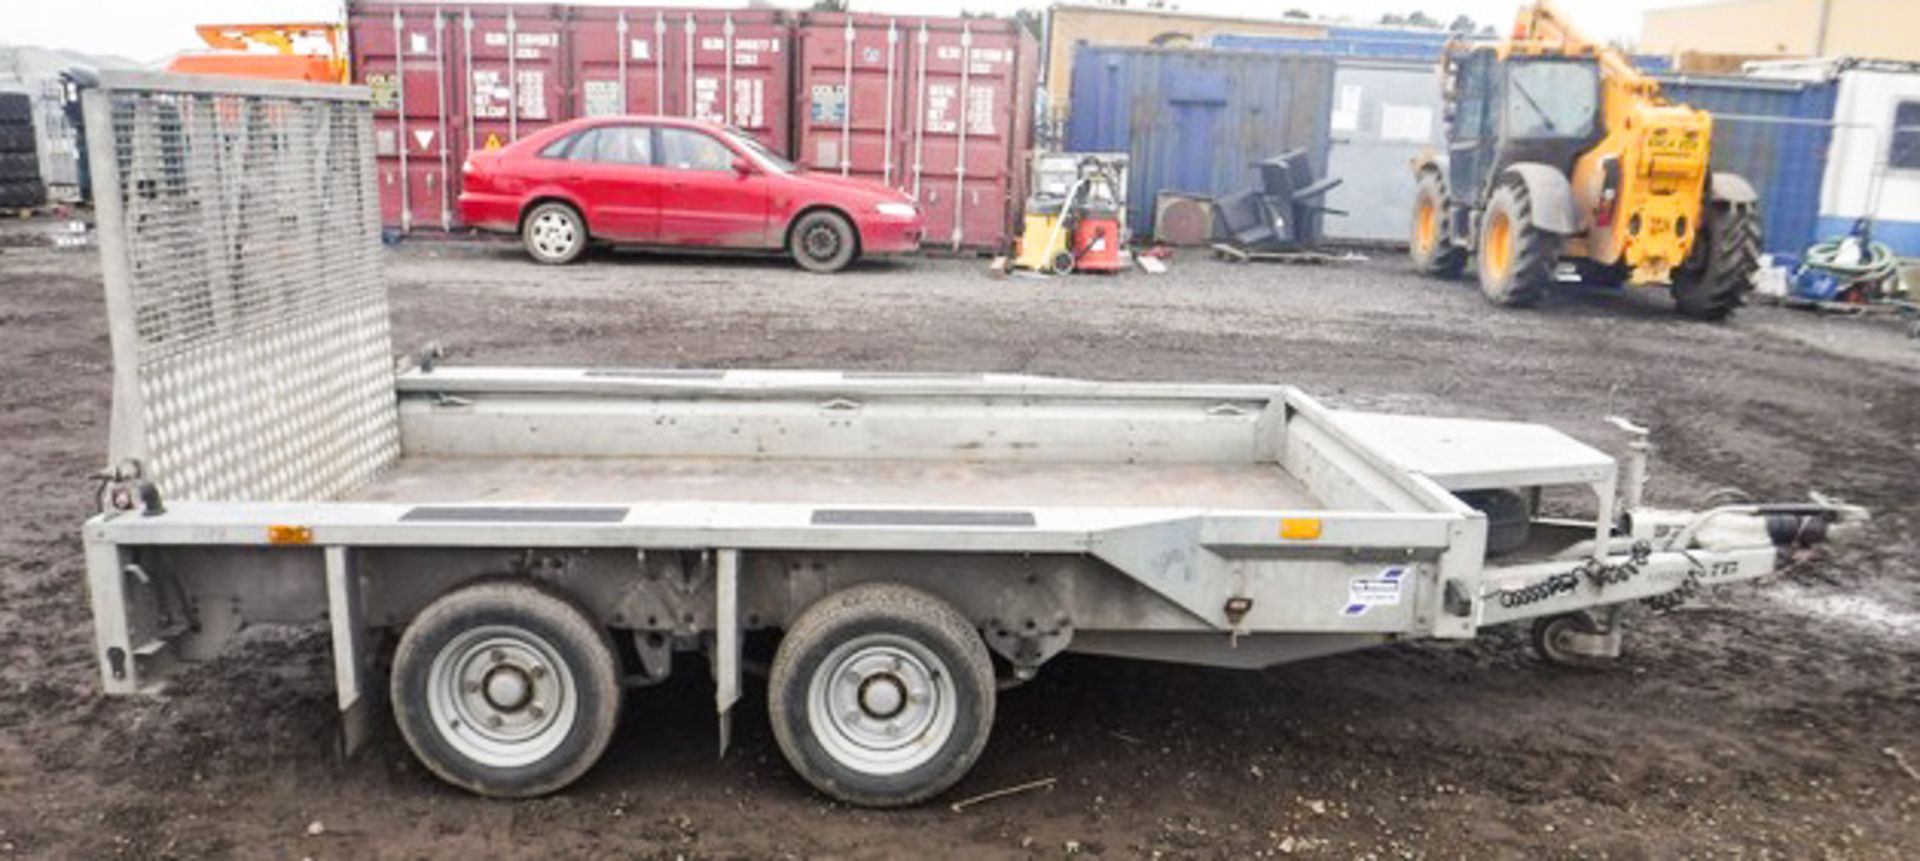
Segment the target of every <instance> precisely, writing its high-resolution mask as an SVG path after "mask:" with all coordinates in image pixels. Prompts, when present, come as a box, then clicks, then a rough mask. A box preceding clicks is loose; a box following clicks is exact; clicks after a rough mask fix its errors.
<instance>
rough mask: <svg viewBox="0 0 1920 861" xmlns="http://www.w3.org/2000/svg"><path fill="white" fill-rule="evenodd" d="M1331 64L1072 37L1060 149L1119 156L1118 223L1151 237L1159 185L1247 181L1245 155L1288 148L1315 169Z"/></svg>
mask: <svg viewBox="0 0 1920 861" xmlns="http://www.w3.org/2000/svg"><path fill="white" fill-rule="evenodd" d="M1333 71H1334V64H1333V60H1332V59H1331V58H1328V57H1305V56H1284V55H1279V54H1270V53H1249V52H1240V51H1209V50H1181V49H1165V48H1135V47H1119V46H1108V45H1080V46H1078V47H1077V48H1076V49H1075V50H1074V56H1073V87H1072V93H1073V96H1072V110H1071V113H1070V114H1069V116H1068V120H1067V149H1068V150H1069V151H1072V152H1125V153H1128V154H1129V156H1130V159H1131V160H1130V163H1129V166H1128V183H1127V186H1128V187H1127V217H1128V224H1129V226H1130V227H1131V228H1132V229H1133V232H1134V234H1135V235H1136V236H1151V235H1152V234H1153V218H1154V212H1153V209H1154V200H1155V198H1156V197H1157V196H1158V195H1159V193H1160V192H1162V191H1184V192H1197V193H1201V194H1207V195H1213V196H1220V195H1225V194H1228V193H1230V192H1234V191H1239V190H1241V189H1245V188H1249V187H1252V186H1254V185H1255V184H1257V182H1258V179H1257V177H1256V176H1255V173H1254V169H1253V167H1252V165H1253V163H1254V162H1256V161H1259V160H1261V159H1265V158H1271V157H1272V156H1274V155H1277V154H1279V153H1281V152H1283V151H1286V150H1291V149H1303V148H1304V149H1306V150H1307V152H1308V157H1309V161H1310V162H1311V164H1312V165H1313V167H1314V169H1315V170H1316V171H1320V170H1324V169H1325V166H1326V152H1327V114H1328V110H1329V109H1330V105H1331V100H1332V93H1333Z"/></svg>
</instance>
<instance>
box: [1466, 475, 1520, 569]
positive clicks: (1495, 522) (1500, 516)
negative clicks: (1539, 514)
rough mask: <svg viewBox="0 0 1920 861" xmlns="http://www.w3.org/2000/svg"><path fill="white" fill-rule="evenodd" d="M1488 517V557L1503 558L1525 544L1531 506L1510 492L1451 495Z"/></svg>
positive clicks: (1477, 492) (1474, 491) (1515, 493)
mask: <svg viewBox="0 0 1920 861" xmlns="http://www.w3.org/2000/svg"><path fill="white" fill-rule="evenodd" d="M1454 496H1457V497H1459V498H1460V501H1461V502H1464V503H1466V504H1467V505H1468V506H1470V507H1472V508H1473V509H1474V510H1476V511H1479V512H1480V513H1482V514H1485V515H1486V516H1487V551H1486V552H1487V555H1488V556H1502V555H1505V554H1508V553H1512V552H1513V551H1515V550H1519V549H1520V548H1522V547H1525V546H1526V545H1527V535H1528V533H1529V532H1530V531H1531V530H1532V527H1533V505H1532V504H1531V503H1530V502H1529V501H1528V500H1527V497H1526V496H1524V495H1522V494H1520V493H1519V492H1517V491H1512V490H1463V491H1461V492H1459V493H1456V494H1454Z"/></svg>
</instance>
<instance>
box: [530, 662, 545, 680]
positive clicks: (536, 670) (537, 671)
mask: <svg viewBox="0 0 1920 861" xmlns="http://www.w3.org/2000/svg"><path fill="white" fill-rule="evenodd" d="M527 672H529V673H532V674H533V677H534V678H536V679H544V678H546V677H547V668H546V667H544V666H541V665H540V664H534V665H533V667H532V668H531V669H529V670H527Z"/></svg>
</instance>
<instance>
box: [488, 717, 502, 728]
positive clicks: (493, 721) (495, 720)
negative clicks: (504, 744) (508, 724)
mask: <svg viewBox="0 0 1920 861" xmlns="http://www.w3.org/2000/svg"><path fill="white" fill-rule="evenodd" d="M502 723H504V721H502V720H500V716H499V715H487V726H490V727H493V728H494V729H499V728H500V724H502Z"/></svg>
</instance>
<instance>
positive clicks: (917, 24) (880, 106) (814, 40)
mask: <svg viewBox="0 0 1920 861" xmlns="http://www.w3.org/2000/svg"><path fill="white" fill-rule="evenodd" d="M348 34H349V35H348V38H349V41H350V43H351V49H352V54H353V66H354V76H355V80H356V81H358V82H359V83H363V84H366V85H367V86H368V87H370V88H371V89H372V90H373V95H374V134H375V149H376V152H377V154H378V158H379V161H380V203H381V214H382V222H383V223H384V224H387V225H389V226H394V227H399V228H400V229H401V230H402V231H411V230H414V229H418V228H434V229H450V228H452V227H457V226H458V223H457V218H458V208H457V207H456V206H455V201H456V199H457V197H458V195H459V193H460V188H459V180H460V165H461V163H462V162H464V161H465V160H466V156H467V153H469V152H471V151H474V150H478V149H486V148H489V147H500V146H505V145H506V144H508V143H511V142H513V141H515V140H517V139H519V138H520V137H521V136H523V135H526V134H528V133H530V132H532V131H534V130H536V129H539V128H543V127H545V126H547V125H551V124H553V123H556V122H561V121H564V120H569V119H574V118H576V117H582V116H597V115H605V114H617V113H633V114H647V113H661V114H667V115H670V116H691V117H696V118H700V119H706V120H711V121H715V122H728V123H731V124H732V125H735V126H738V127H740V128H743V129H746V130H748V131H750V132H752V133H753V134H754V135H755V136H756V137H758V138H760V139H761V140H762V141H764V142H765V143H766V144H767V145H768V146H769V147H770V148H772V149H773V150H774V151H775V152H779V153H783V154H790V155H792V156H794V157H795V160H796V161H799V162H800V163H802V164H803V165H807V166H809V167H812V168H814V169H820V170H829V171H839V172H841V173H844V174H847V175H854V176H862V177H867V178H871V179H874V180H878V181H881V182H884V183H887V184H889V185H892V186H894V187H896V188H899V189H901V190H903V191H906V192H908V193H909V194H912V195H913V196H914V197H915V198H916V199H918V200H919V201H920V202H921V205H922V206H923V207H924V208H925V210H926V214H927V226H928V234H927V235H928V244H929V245H933V246H936V247H948V248H952V249H956V250H958V249H961V248H967V249H979V250H995V249H1000V248H1003V247H1005V246H1006V245H1007V244H1008V242H1009V239H1010V237H1009V232H1008V228H1009V226H1010V225H1011V224H1012V223H1013V222H1014V220H1015V219H1017V218H1018V216H1019V210H1020V205H1021V201H1022V199H1023V198H1024V197H1025V185H1026V170H1025V158H1026V151H1027V148H1028V146H1029V142H1030V141H1031V138H1032V94H1033V88H1034V85H1035V81H1036V78H1037V75H1038V71H1039V65H1038V53H1039V51H1038V43H1037V42H1036V41H1035V40H1034V39H1033V38H1032V36H1031V35H1029V34H1027V33H1026V32H1025V31H1024V30H1023V29H1022V28H1020V27H1019V26H1018V25H1017V24H1015V23H1013V22H1011V21H1003V20H994V19H957V18H892V17H887V16H879V15H851V16H850V15H842V14H830V13H821V14H810V15H807V16H804V22H803V23H801V24H799V25H797V26H796V25H795V24H794V22H793V21H792V20H791V19H789V18H788V17H787V15H786V14H785V13H782V12H778V11H773V10H764V9H746V10H734V11H727V10H718V9H701V10H688V9H677V8H667V7H645V6H630V7H607V6H571V5H535V4H515V5H443V4H430V3H354V4H352V5H350V7H349V10H348ZM849 37H851V38H849ZM849 77H850V78H851V79H852V81H853V84H854V86H853V87H851V88H850V89H851V96H849V88H848V87H847V86H846V83H847V81H848V79H849ZM843 162H844V163H843Z"/></svg>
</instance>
